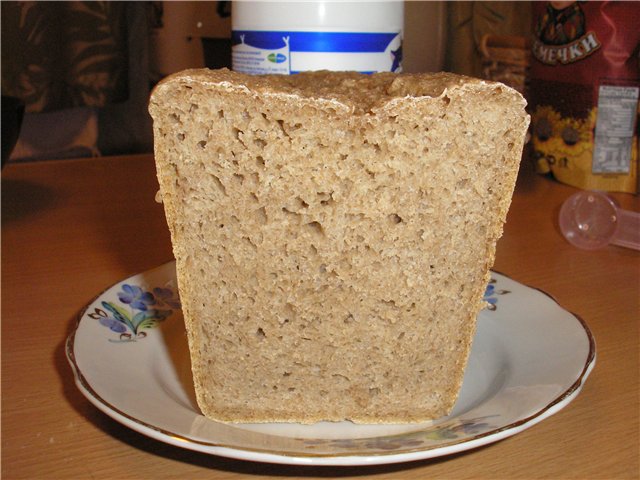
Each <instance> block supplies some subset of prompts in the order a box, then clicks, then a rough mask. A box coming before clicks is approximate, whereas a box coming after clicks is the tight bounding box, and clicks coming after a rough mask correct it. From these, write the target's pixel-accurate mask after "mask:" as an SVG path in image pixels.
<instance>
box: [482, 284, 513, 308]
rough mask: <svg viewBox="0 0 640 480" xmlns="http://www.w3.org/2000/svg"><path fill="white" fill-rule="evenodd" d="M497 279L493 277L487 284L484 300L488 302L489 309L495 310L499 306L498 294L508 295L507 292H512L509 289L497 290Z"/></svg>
mask: <svg viewBox="0 0 640 480" xmlns="http://www.w3.org/2000/svg"><path fill="white" fill-rule="evenodd" d="M495 284H496V279H495V278H492V279H491V280H490V281H489V284H488V285H487V288H486V290H485V291H484V296H483V300H484V301H485V302H487V307H486V308H487V310H491V311H494V310H496V309H497V308H498V305H497V303H498V299H497V298H496V295H506V294H507V293H511V292H510V291H509V290H496V286H495Z"/></svg>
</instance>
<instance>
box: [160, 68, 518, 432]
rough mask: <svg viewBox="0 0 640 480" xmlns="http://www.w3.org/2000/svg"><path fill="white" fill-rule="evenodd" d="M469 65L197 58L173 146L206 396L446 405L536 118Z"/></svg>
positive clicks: (381, 419)
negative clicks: (347, 66)
mask: <svg viewBox="0 0 640 480" xmlns="http://www.w3.org/2000/svg"><path fill="white" fill-rule="evenodd" d="M524 107H525V101H524V99H523V98H522V96H521V95H520V94H519V93H517V92H516V91H515V90H512V89H510V88H508V87H506V86H504V85H502V84H499V83H491V82H486V81H481V80H476V79H471V78H467V77H461V76H456V75H452V74H445V73H441V74H419V75H410V74H403V75H395V74H375V75H359V74H355V73H336V72H331V73H329V72H315V73H303V74H298V75H292V76H271V77H269V76H267V77H251V76H245V75H242V74H238V73H234V72H230V71H228V70H219V71H209V70H190V71H185V72H182V73H179V74H176V75H173V76H170V77H168V78H167V79H165V80H164V81H162V82H161V83H160V84H159V85H158V86H157V87H156V89H155V90H154V92H153V94H152V97H151V101H150V107H149V109H150V112H151V115H152V117H153V119H154V136H155V158H156V162H157V172H158V179H159V183H160V194H161V197H162V200H163V202H164V207H165V211H166V217H167V222H168V225H169V228H170V230H171V236H172V242H173V249H174V255H175V258H176V267H177V273H178V285H179V289H180V296H181V299H182V304H183V310H184V317H185V323H186V329H187V333H188V338H189V346H190V351H191V358H192V368H193V377H194V384H195V389H196V394H197V398H198V404H199V406H200V408H201V410H202V412H203V413H204V414H205V415H206V416H207V417H209V418H211V419H214V420H219V421H227V422H301V423H311V422H316V421H320V420H332V421H339V420H344V419H349V420H351V421H354V422H358V423H405V422H418V421H423V420H427V419H432V418H435V417H439V416H442V415H445V414H447V413H448V412H449V411H450V410H451V408H452V406H453V404H454V402H455V400H456V398H457V395H458V391H459V389H460V386H461V382H462V377H463V373H464V369H465V366H466V363H467V359H468V355H469V350H470V346H471V342H472V338H473V335H474V332H475V321H476V315H477V314H478V312H479V310H480V309H481V308H482V307H483V292H484V291H485V287H486V284H487V281H488V279H489V269H490V267H491V265H492V264H493V260H494V253H495V247H496V242H497V240H498V238H499V237H500V236H501V234H502V226H503V223H504V221H505V217H506V214H507V210H508V208H509V204H510V202H511V195H512V192H513V188H514V183H515V179H516V174H517V171H518V165H519V162H520V156H521V153H522V147H523V141H524V137H525V132H526V129H527V126H528V123H529V117H528V116H527V114H526V113H525V110H524Z"/></svg>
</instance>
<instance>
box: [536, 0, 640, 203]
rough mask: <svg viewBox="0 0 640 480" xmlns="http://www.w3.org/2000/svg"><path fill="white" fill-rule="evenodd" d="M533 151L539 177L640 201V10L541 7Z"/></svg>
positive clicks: (611, 5)
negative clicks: (632, 196)
mask: <svg viewBox="0 0 640 480" xmlns="http://www.w3.org/2000/svg"><path fill="white" fill-rule="evenodd" d="M532 8H533V21H534V40H533V46H532V54H533V55H532V63H531V71H530V79H531V83H530V92H529V96H530V105H531V114H532V147H533V148H532V151H533V158H534V161H535V164H536V169H537V171H538V172H539V173H550V174H552V175H553V176H554V177H555V178H556V179H557V180H559V181H561V182H563V183H567V184H569V185H573V186H576V187H579V188H582V189H593V190H604V191H619V192H628V193H638V191H639V190H638V162H639V151H638V132H639V123H640V122H638V118H639V116H640V109H639V103H638V98H639V97H640V59H639V54H640V2H623V1H615V2H597V1H588V2H582V1H579V2H566V1H564V2H533V5H532Z"/></svg>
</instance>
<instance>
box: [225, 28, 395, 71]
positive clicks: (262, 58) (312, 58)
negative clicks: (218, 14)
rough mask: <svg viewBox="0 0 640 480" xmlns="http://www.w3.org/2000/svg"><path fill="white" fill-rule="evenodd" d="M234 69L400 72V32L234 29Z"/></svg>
mask: <svg viewBox="0 0 640 480" xmlns="http://www.w3.org/2000/svg"><path fill="white" fill-rule="evenodd" d="M231 40H232V59H233V60H232V62H233V69H234V70H237V71H241V72H245V73H251V74H260V73H281V74H289V73H297V72H301V71H305V70H323V69H324V70H354V71H359V72H366V73H371V72H383V71H386V72H399V71H400V70H401V62H402V36H401V33H400V32H387V33H360V32H287V31H269V32H266V31H252V30H234V31H233V32H232V36H231Z"/></svg>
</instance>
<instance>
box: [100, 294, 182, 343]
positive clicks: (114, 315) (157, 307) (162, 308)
mask: <svg viewBox="0 0 640 480" xmlns="http://www.w3.org/2000/svg"><path fill="white" fill-rule="evenodd" d="M121 288H122V290H121V291H119V292H118V300H119V303H120V305H119V304H117V303H116V302H113V301H111V302H108V301H104V300H103V301H102V302H101V305H102V307H103V308H98V307H94V311H93V312H92V313H89V314H88V315H89V317H90V318H93V319H94V320H98V322H99V323H100V324H101V325H103V326H105V327H107V328H109V329H110V330H111V331H112V332H115V333H117V334H119V336H118V339H117V340H114V339H112V338H110V339H108V340H109V341H110V342H135V341H136V340H139V339H142V338H145V337H146V336H147V333H146V332H145V330H148V329H150V328H154V327H156V326H157V325H158V323H159V322H162V321H164V320H165V319H167V318H168V317H170V316H171V314H173V312H174V310H179V309H180V299H179V298H178V297H177V295H175V294H174V292H173V290H172V289H171V288H168V287H155V288H153V290H152V291H147V290H143V289H142V288H141V287H140V286H138V285H130V284H128V283H123V284H122V287H121Z"/></svg>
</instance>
